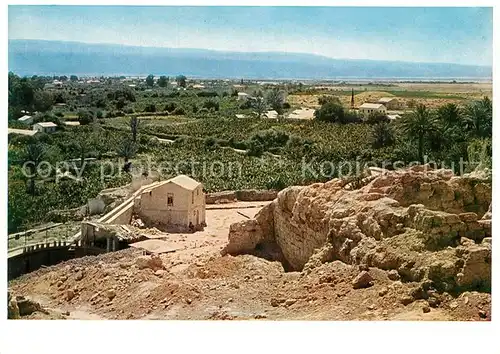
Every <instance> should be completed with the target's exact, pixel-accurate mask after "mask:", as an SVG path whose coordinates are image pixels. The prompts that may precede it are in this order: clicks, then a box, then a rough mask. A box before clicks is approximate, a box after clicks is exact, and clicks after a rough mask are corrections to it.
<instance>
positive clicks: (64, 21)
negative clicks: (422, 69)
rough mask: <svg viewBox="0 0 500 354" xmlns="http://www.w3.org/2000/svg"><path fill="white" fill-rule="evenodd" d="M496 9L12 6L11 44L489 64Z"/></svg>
mask: <svg viewBox="0 0 500 354" xmlns="http://www.w3.org/2000/svg"><path fill="white" fill-rule="evenodd" d="M492 16H493V15H492V9H491V8H479V7H469V8H438V7H427V8H409V7H407V8H389V7H378V8H376V7H371V8H368V7H174V6H163V7H152V6H144V7H139V6H61V5H57V6H19V5H18V6H12V5H11V6H9V39H46V40H67V41H80V42H89V43H116V44H125V45H141V46H156V47H175V48H206V49H215V50H234V51H285V52H286V51H288V52H300V53H312V54H320V55H325V56H328V57H332V58H352V59H379V60H403V61H416V62H444V63H459V64H474V65H491V64H492V52H493V49H492V38H493V18H492Z"/></svg>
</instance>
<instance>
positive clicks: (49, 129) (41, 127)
mask: <svg viewBox="0 0 500 354" xmlns="http://www.w3.org/2000/svg"><path fill="white" fill-rule="evenodd" d="M56 129H57V124H55V123H52V122H40V123H36V124H35V125H33V130H36V131H37V132H40V133H53V132H55V131H56Z"/></svg>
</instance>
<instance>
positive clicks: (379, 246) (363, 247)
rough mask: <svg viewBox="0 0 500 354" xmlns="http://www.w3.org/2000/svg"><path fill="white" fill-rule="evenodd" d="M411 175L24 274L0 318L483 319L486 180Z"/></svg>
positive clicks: (293, 199) (487, 278)
mask: <svg viewBox="0 0 500 354" xmlns="http://www.w3.org/2000/svg"><path fill="white" fill-rule="evenodd" d="M419 168H420V167H419ZM419 168H415V169H413V170H411V171H410V170H408V171H405V172H403V173H400V174H396V173H395V172H394V173H392V172H391V173H389V174H386V175H383V176H378V177H376V178H368V179H367V180H365V181H363V182H361V183H358V184H357V185H353V184H352V183H351V184H347V182H346V181H341V180H333V181H331V182H328V183H325V184H315V185H312V186H307V187H291V188H287V189H285V190H283V191H282V192H280V193H279V195H278V198H277V199H276V200H275V201H274V202H273V203H271V204H269V205H267V206H265V207H264V208H262V209H261V211H260V212H259V213H257V214H256V215H255V218H252V219H247V218H244V217H242V218H241V219H240V221H238V222H233V224H232V225H231V226H230V227H229V225H227V226H226V227H227V229H226V230H227V231H228V232H227V233H226V236H225V237H218V236H217V237H213V238H211V240H210V243H207V242H205V243H200V242H191V241H192V240H190V238H198V240H199V237H200V236H199V235H198V236H197V233H195V234H192V235H185V236H184V237H183V238H185V242H187V243H188V244H189V245H191V246H190V247H187V248H182V249H180V250H179V251H176V252H172V253H167V254H162V255H160V256H149V255H144V253H143V251H141V250H139V249H133V248H130V249H126V250H122V251H119V252H113V253H108V254H104V255H99V256H92V257H84V258H79V259H74V260H71V261H68V262H65V263H62V264H59V265H56V266H53V267H48V268H44V269H40V270H38V271H35V272H33V273H30V274H26V275H24V276H22V277H20V278H18V279H15V280H13V281H11V282H10V284H9V291H10V295H11V297H12V298H11V301H10V306H9V314H10V315H11V316H10V317H14V318H15V317H21V318H53V319H59V318H66V319H215V320H243V319H254V320H265V319H267V320H464V321H488V320H490V319H491V295H490V282H491V220H490V219H491V216H490V213H489V212H488V206H489V204H490V201H491V184H488V182H487V180H486V179H483V178H478V177H467V178H459V177H453V176H449V175H447V174H446V173H444V172H446V171H431V172H425V171H421V170H420V169H419ZM250 210H251V209H248V211H247V212H248V213H249V214H250V215H249V216H250V217H253V214H254V213H251V212H250ZM472 210H473V211H472ZM211 212H216V211H215V210H214V211H211ZM223 212H225V213H230V212H234V211H230V210H224V211H223ZM234 213H236V212H234ZM221 215H222V214H221ZM238 215H239V214H238ZM228 217H229V216H228ZM207 218H208V221H210V216H209V215H208V213H207ZM231 220H232V219H231ZM220 230H222V229H220ZM220 230H219V231H220ZM228 234H229V242H228V238H227V235H228ZM219 236H220V235H219ZM207 237H209V236H207ZM210 237H211V236H210ZM223 248H224V249H223ZM221 249H223V250H222V254H224V255H221ZM19 296H21V297H19ZM16 309H17V310H16Z"/></svg>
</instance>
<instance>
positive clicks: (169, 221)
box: [138, 175, 205, 228]
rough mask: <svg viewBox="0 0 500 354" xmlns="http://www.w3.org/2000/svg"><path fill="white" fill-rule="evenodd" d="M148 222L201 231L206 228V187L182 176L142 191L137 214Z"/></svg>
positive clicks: (155, 184)
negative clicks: (201, 228)
mask: <svg viewBox="0 0 500 354" xmlns="http://www.w3.org/2000/svg"><path fill="white" fill-rule="evenodd" d="M138 214H139V216H140V217H141V219H143V220H144V221H146V222H147V223H152V224H163V225H167V226H177V227H180V228H189V227H190V226H191V227H194V228H199V227H202V226H204V225H205V193H204V192H203V185H202V184H201V183H200V182H198V181H195V180H194V179H192V178H190V177H188V176H185V175H179V176H177V177H174V178H172V179H169V180H166V181H163V182H158V183H154V184H153V185H151V187H149V188H146V189H145V190H143V191H142V193H141V197H140V208H139V212H138Z"/></svg>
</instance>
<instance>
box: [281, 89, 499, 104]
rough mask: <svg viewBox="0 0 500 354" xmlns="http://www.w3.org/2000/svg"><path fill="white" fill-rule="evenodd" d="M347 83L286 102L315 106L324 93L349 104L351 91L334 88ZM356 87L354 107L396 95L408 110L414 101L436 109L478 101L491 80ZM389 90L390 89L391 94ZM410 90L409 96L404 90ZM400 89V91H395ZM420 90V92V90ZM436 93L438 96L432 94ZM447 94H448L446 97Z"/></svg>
mask: <svg viewBox="0 0 500 354" xmlns="http://www.w3.org/2000/svg"><path fill="white" fill-rule="evenodd" d="M349 89H350V87H347V86H325V87H323V90H324V92H323V93H321V94H303V95H299V94H293V95H289V96H288V101H289V102H290V104H291V105H292V106H294V107H306V108H318V107H319V106H320V105H319V104H318V98H319V97H321V96H323V95H336V96H337V97H338V98H339V99H340V101H341V102H342V104H343V105H344V106H346V107H349V106H350V104H351V95H350V94H338V92H337V91H345V90H349ZM355 89H356V90H365V91H364V92H361V93H358V94H356V95H354V100H355V107H359V106H360V105H361V104H363V103H365V102H374V101H377V100H378V99H379V98H381V97H392V96H396V97H397V98H398V100H399V101H400V102H401V103H402V104H403V105H404V107H406V108H407V109H411V108H409V106H411V104H412V103H414V101H418V103H422V104H425V105H426V106H428V107H430V108H438V107H439V106H442V105H444V104H447V103H455V104H457V105H463V104H466V103H467V102H468V101H469V100H476V99H477V100H478V99H481V98H482V97H483V96H488V97H490V98H491V96H492V84H491V83H394V84H393V85H392V86H386V87H384V86H377V85H376V84H374V85H365V86H357V87H356V88H355ZM388 91H392V92H393V93H390V92H388ZM407 91H411V92H412V94H411V95H408V94H407V93H406V92H407ZM397 92H401V94H397ZM419 92H420V93H419ZM432 96H438V97H432ZM447 96H449V97H447Z"/></svg>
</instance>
